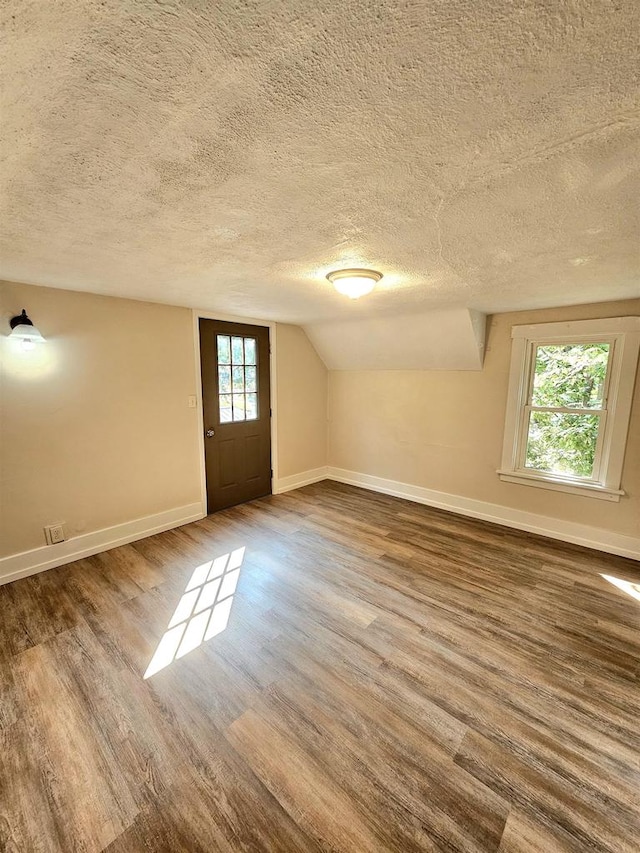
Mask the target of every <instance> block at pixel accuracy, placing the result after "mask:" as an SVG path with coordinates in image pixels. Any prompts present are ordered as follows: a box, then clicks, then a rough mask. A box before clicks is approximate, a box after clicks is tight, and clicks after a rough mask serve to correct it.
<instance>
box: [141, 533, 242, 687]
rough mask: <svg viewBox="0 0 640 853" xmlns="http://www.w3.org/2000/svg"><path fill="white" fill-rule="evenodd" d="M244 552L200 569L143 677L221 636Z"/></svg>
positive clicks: (220, 558)
mask: <svg viewBox="0 0 640 853" xmlns="http://www.w3.org/2000/svg"><path fill="white" fill-rule="evenodd" d="M244 551H245V549H244V548H237V549H236V550H235V551H231V552H230V553H227V554H222V555H221V556H220V557H216V559H215V560H210V561H209V562H207V563H203V564H202V565H200V566H197V567H196V569H195V571H194V572H193V574H192V575H191V578H190V580H189V583H188V584H187V586H186V589H185V591H184V594H183V595H182V598H181V599H180V601H179V602H178V606H177V607H176V609H175V611H174V613H173V616H172V617H171V619H170V621H169V624H168V626H167V630H166V631H165V633H164V635H163V636H162V639H161V640H160V642H159V643H158V647H157V649H156V650H155V652H154V655H153V657H152V658H151V661H150V663H149V666H148V667H147V670H146V672H145V674H144V677H145V678H149V677H150V676H152V675H155V673H156V672H159V671H160V670H161V669H164V668H165V667H167V666H169V664H170V663H172V662H173V661H174V660H177V659H178V658H181V657H184V655H186V654H188V653H189V652H191V651H193V650H194V649H196V648H198V646H199V645H201V644H202V643H204V642H206V641H207V640H210V639H211V638H212V637H215V636H216V634H220V633H222V631H224V629H225V628H226V627H227V625H228V623H229V617H230V615H231V605H232V604H233V596H234V593H235V591H236V586H237V585H238V578H239V577H240V567H241V566H242V561H243V559H244Z"/></svg>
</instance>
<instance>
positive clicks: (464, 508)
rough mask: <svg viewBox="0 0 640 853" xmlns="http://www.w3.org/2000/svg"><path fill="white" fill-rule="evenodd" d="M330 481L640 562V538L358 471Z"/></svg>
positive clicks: (334, 471) (337, 472)
mask: <svg viewBox="0 0 640 853" xmlns="http://www.w3.org/2000/svg"><path fill="white" fill-rule="evenodd" d="M327 479H329V480H336V481H337V482H338V483H348V484H349V485H351V486H360V487H361V488H363V489H370V490H371V491H374V492H382V493H383V494H385V495H394V496H395V497H398V498H405V500H408V501H414V503H421V504H427V505H428V506H435V507H438V508H439V509H445V510H449V512H457V513H459V514H460V515H467V516H470V517H471V518H479V519H482V520H483V521H491V522H493V523H494V524H502V525H504V526H505V527H514V528H515V529H516V530H526V531H527V532H528V533H537V534H539V535H540V536H548V537H550V538H551V539H560V540H561V541H563V542H571V543H573V544H575V545H583V546H584V547H585V548H595V549H596V550H597V551H606V552H607V553H609V554H617V555H619V556H621V557H629V558H630V559H632V560H640V538H637V537H634V536H626V535H624V534H622V533H613V532H612V531H609V530H604V529H603V528H601V527H591V526H589V525H587V524H577V523H576V522H573V521H562V520H561V519H558V518H552V517H551V516H547V515H538V514H537V513H534V512H524V511H523V510H518V509H511V507H507V506H502V505H500V504H493V503H488V502H486V501H479V500H475V499H474V498H464V497H461V496H460V495H451V494H448V493H447V492H437V491H434V490H433V489H425V488H423V487H422V486H412V485H410V484H409V483H400V482H398V481H397V480H385V479H384V478H382V477H373V476H371V475H370V474H359V473H358V472H356V471H347V470H345V469H344V468H332V467H328V468H327ZM293 488H296V487H295V486H294V487H293Z"/></svg>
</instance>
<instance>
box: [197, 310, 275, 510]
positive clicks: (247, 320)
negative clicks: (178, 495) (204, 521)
mask: <svg viewBox="0 0 640 853" xmlns="http://www.w3.org/2000/svg"><path fill="white" fill-rule="evenodd" d="M191 316H192V321H193V346H194V352H195V372H196V409H197V411H198V414H197V429H198V439H197V440H198V464H199V466H200V500H201V501H202V508H203V510H204V515H206V514H207V472H206V467H205V459H204V428H203V423H204V414H203V408H202V365H201V362H200V327H199V322H198V321H199V320H200V318H202V319H204V320H220V322H222V323H244V324H245V325H247V326H264V327H266V328H268V329H269V346H270V349H271V353H270V355H269V374H270V377H269V378H270V394H269V396H270V400H269V405H270V406H271V469H272V471H273V475H272V477H271V491H272V492H275V488H276V484H277V482H278V405H277V401H278V394H277V388H278V377H277V371H276V346H277V341H276V326H277V324H276V322H275V321H274V320H257V319H254V318H253V317H238V316H236V315H234V314H222V313H220V312H218V311H204V310H201V309H199V308H194V309H192V311H191Z"/></svg>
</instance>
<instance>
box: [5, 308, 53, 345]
mask: <svg viewBox="0 0 640 853" xmlns="http://www.w3.org/2000/svg"><path fill="white" fill-rule="evenodd" d="M9 325H10V326H11V334H10V335H9V337H10V338H11V339H12V340H18V341H20V342H21V344H22V349H25V350H29V349H33V348H34V347H35V345H36V344H43V343H44V342H45V339H44V338H43V337H42V335H41V334H40V332H39V331H38V329H36V327H35V326H34V325H33V323H32V322H31V320H30V319H29V318H28V317H27V312H26V311H25V310H24V308H23V309H22V314H19V315H18V316H17V317H13V318H12V319H11V320H10V321H9Z"/></svg>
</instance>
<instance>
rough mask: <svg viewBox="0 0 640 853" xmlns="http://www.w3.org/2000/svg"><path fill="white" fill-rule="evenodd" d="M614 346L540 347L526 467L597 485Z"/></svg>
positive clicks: (528, 420)
mask: <svg viewBox="0 0 640 853" xmlns="http://www.w3.org/2000/svg"><path fill="white" fill-rule="evenodd" d="M610 349H611V345H610V344H609V343H604V342H603V343H599V342H587V343H568V344H538V345H536V346H535V347H534V352H533V359H534V367H533V371H532V374H531V386H530V393H529V405H528V406H527V407H526V410H525V417H526V430H527V440H526V447H525V458H524V467H525V468H529V469H532V470H535V471H543V472H547V473H550V474H555V475H559V476H565V477H572V478H583V479H587V480H589V479H593V478H595V477H596V476H597V473H598V472H597V471H596V470H595V467H596V461H597V458H598V449H599V442H600V436H601V432H602V427H603V423H604V417H605V408H606V388H607V373H608V365H609V355H610Z"/></svg>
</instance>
